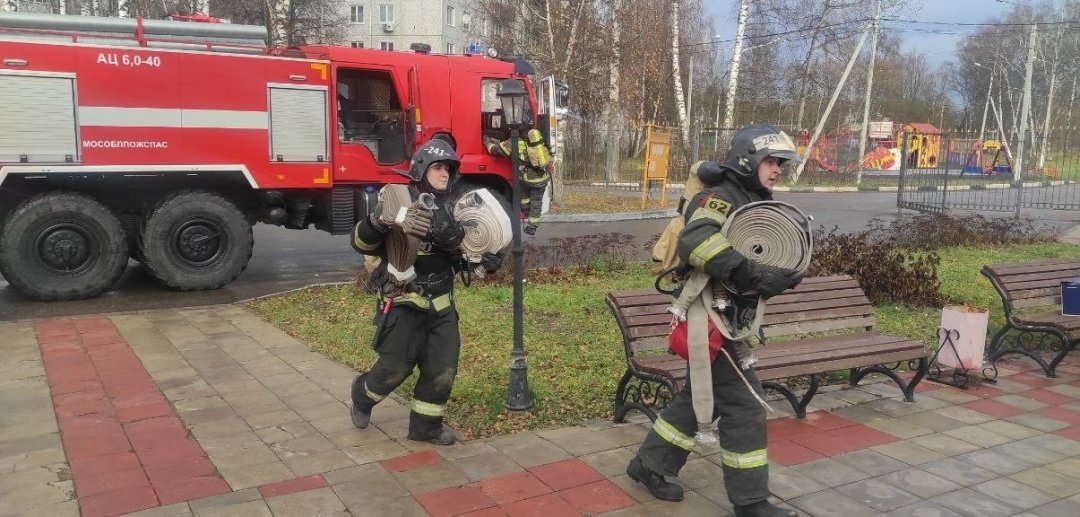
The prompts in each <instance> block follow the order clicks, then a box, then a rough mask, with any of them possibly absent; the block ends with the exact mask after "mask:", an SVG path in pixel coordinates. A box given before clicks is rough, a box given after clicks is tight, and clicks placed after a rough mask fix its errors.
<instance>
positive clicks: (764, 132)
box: [724, 125, 802, 177]
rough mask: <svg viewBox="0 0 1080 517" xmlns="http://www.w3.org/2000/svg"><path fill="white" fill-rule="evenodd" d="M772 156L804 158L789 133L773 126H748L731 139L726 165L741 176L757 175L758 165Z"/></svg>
mask: <svg viewBox="0 0 1080 517" xmlns="http://www.w3.org/2000/svg"><path fill="white" fill-rule="evenodd" d="M770 156H775V157H777V158H779V159H780V161H781V162H785V161H788V160H795V161H801V160H802V159H801V158H799V154H798V152H797V151H796V149H795V142H793V141H792V140H791V137H790V136H788V135H787V133H785V132H783V131H780V130H779V129H777V128H775V127H772V126H766V125H755V126H747V127H744V128H742V129H740V130H739V132H738V133H735V137H734V138H732V139H731V148H730V149H728V153H727V158H724V165H725V166H726V167H727V168H729V169H731V170H733V171H735V173H736V174H738V175H740V176H743V177H749V176H756V175H757V168H758V165H760V164H761V161H762V160H764V159H765V158H768V157H770Z"/></svg>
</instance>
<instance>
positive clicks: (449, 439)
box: [409, 427, 457, 445]
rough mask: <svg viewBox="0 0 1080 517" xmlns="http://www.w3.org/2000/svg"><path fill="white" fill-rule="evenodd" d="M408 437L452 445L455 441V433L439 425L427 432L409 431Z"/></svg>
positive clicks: (420, 440) (436, 443) (419, 440)
mask: <svg viewBox="0 0 1080 517" xmlns="http://www.w3.org/2000/svg"><path fill="white" fill-rule="evenodd" d="M409 439H410V440H414V441H417V442H428V443H433V444H435V445H453V444H454V442H456V441H457V435H456V434H454V432H453V431H451V430H449V429H447V428H445V427H440V428H438V429H436V430H435V431H432V432H430V433H427V434H420V433H414V432H413V431H409Z"/></svg>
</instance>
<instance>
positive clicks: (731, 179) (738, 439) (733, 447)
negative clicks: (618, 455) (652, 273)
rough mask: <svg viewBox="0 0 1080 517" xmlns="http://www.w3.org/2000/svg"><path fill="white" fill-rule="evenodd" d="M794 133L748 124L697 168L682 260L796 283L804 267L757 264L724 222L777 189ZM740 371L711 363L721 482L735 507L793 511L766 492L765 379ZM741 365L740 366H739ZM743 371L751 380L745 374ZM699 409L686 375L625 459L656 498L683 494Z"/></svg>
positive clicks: (776, 283)
mask: <svg viewBox="0 0 1080 517" xmlns="http://www.w3.org/2000/svg"><path fill="white" fill-rule="evenodd" d="M798 159H799V157H798V155H797V154H796V152H795V145H794V143H793V142H792V141H791V138H790V137H788V135H787V134H785V133H784V132H782V131H780V130H779V129H776V128H774V127H771V126H749V127H746V128H743V129H742V130H740V131H739V132H738V133H736V134H735V137H734V138H733V139H732V142H731V149H730V150H729V151H728V154H727V157H726V158H725V160H724V161H723V162H722V163H719V164H717V163H710V164H708V165H701V166H699V167H698V168H697V170H696V172H697V177H698V179H699V180H700V181H701V183H702V185H703V187H702V190H701V191H700V192H698V193H697V194H696V195H694V196H693V197H692V198H691V199H690V200H689V202H688V203H687V205H686V206H685V208H684V210H683V215H684V217H685V218H686V226H685V227H684V228H683V229H682V231H681V232H679V238H678V243H677V247H678V256H679V260H680V262H681V263H682V264H683V265H684V268H692V269H696V270H701V271H704V272H705V273H706V274H708V275H709V276H711V277H713V278H716V279H722V280H724V281H725V282H727V283H729V284H730V285H733V286H735V288H736V289H738V290H739V292H751V291H753V292H756V293H757V294H756V295H755V296H760V297H762V298H766V299H767V298H770V297H772V296H775V295H777V294H779V293H781V292H783V291H784V290H786V289H790V288H792V287H795V286H796V285H798V284H799V282H800V281H801V280H802V277H801V276H800V274H799V273H798V272H795V271H791V270H786V269H781V268H777V267H774V266H769V265H765V264H759V263H757V262H755V261H754V260H752V259H750V258H748V257H746V256H745V255H743V254H742V253H739V252H738V251H736V250H735V249H734V248H732V247H731V243H730V242H728V240H727V237H726V236H725V235H724V234H723V233H722V232H721V231H720V230H721V228H722V227H723V225H724V222H725V221H726V220H727V218H728V216H729V215H730V214H731V213H732V211H734V210H735V209H737V208H739V207H741V206H744V205H746V204H748V203H753V202H756V201H763V200H770V199H772V190H773V187H775V186H776V182H777V180H778V179H779V177H780V173H781V170H782V169H781V165H783V163H784V162H786V161H789V160H798ZM732 298H733V299H732V304H731V306H730V307H729V309H728V310H730V311H732V313H737V314H742V316H740V317H739V320H740V321H741V320H743V319H745V318H746V317H749V318H750V319H753V316H752V314H750V312H748V309H749V310H750V311H752V310H754V309H756V307H757V299H756V298H754V299H753V300H751V299H749V298H744V297H742V296H733V297H732ZM723 346H724V347H725V348H726V349H728V350H730V351H731V354H732V355H733V356H735V357H739V356H740V354H741V352H742V351H743V350H746V347H747V344H746V343H745V342H741V341H737V342H731V341H725V343H724V344H723ZM744 368H745V369H743V370H742V371H741V372H739V371H736V370H735V367H734V366H733V365H732V363H731V362H728V361H725V360H723V359H717V360H715V361H714V362H713V363H712V384H713V386H712V390H713V399H714V401H715V402H714V406H715V414H714V415H713V418H714V419H715V418H719V419H720V422H719V429H720V447H721V449H722V450H721V458H722V463H723V472H724V488H725V489H726V490H727V496H728V500H729V501H731V503H732V505H733V506H734V513H735V517H795V515H796V514H795V511H793V510H790V509H787V508H780V507H778V506H775V505H773V504H772V503H770V502H769V500H768V496H769V464H768V451H767V447H766V443H767V440H766V434H765V433H766V428H765V409H764V407H762V405H761V403H759V401H758V397H755V395H754V393H751V392H750V389H748V388H747V385H749V386H752V388H753V390H754V391H755V392H757V394H758V396H760V395H761V394H762V388H761V382H760V381H759V380H758V378H757V375H756V374H755V373H754V369H753V367H752V366H750V365H749V364H748V365H746V366H745V367H744ZM740 373H741V375H740ZM742 377H745V379H746V382H747V384H744V383H743V380H742ZM697 429H698V423H697V418H696V415H695V412H694V408H693V403H692V400H691V387H690V383H689V382H687V383H686V384H685V385H684V386H683V389H682V390H681V391H679V393H677V394H676V395H675V398H674V399H673V400H672V402H671V404H670V405H668V407H667V408H665V409H664V411H663V412H662V413H661V414H660V415H659V416H658V417H657V418H656V421H655V422H654V423H653V426H652V430H651V431H649V434H648V435H646V437H645V441H644V442H643V443H642V444H641V447H640V448H639V449H638V452H637V455H636V456H635V457H634V458H633V459H632V460H631V461H630V465H629V466H628V467H627V468H626V473H627V475H629V476H630V478H631V479H633V480H634V481H637V482H639V483H642V484H644V485H645V487H646V488H648V489H649V492H651V493H652V494H653V495H654V496H655V497H656V498H658V499H662V500H665V501H681V500H682V499H683V488H682V487H681V486H679V485H677V484H674V483H671V482H669V481H668V480H667V479H665V478H666V477H667V476H677V475H678V473H679V470H681V469H682V467H683V465H685V464H686V460H687V457H688V456H689V454H690V451H691V450H692V449H693V448H694V445H695V431H696V430H697Z"/></svg>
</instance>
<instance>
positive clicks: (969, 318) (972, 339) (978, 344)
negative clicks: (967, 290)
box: [937, 305, 990, 371]
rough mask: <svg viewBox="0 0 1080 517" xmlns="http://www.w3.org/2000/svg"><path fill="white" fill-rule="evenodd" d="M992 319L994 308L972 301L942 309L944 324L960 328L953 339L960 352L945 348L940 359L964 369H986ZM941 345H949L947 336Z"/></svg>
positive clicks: (956, 328) (954, 328)
mask: <svg viewBox="0 0 1080 517" xmlns="http://www.w3.org/2000/svg"><path fill="white" fill-rule="evenodd" d="M989 323H990V311H989V310H987V309H982V308H979V307H972V306H969V305H946V306H945V307H944V308H943V309H941V328H943V329H946V330H955V331H956V332H957V337H956V338H955V339H954V340H953V346H954V347H955V348H956V353H953V352H952V350H949V349H948V348H943V349H942V350H941V351H940V352H938V356H937V361H938V363H939V364H942V365H944V366H952V367H953V368H958V369H964V370H976V371H978V370H980V369H982V365H983V353H984V351H985V349H986V328H987V326H988V325H989ZM938 345H939V346H941V347H948V346H949V345H948V343H947V342H945V340H943V341H942V342H941V343H938Z"/></svg>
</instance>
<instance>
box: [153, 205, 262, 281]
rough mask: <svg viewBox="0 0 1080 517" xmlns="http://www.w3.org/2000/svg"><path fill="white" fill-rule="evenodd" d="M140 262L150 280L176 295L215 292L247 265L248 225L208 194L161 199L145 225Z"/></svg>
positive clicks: (233, 209)
mask: <svg viewBox="0 0 1080 517" xmlns="http://www.w3.org/2000/svg"><path fill="white" fill-rule="evenodd" d="M141 243H142V253H143V256H144V257H145V261H144V262H143V263H144V264H145V265H146V268H147V269H148V270H149V271H150V274H152V275H153V276H154V278H157V279H158V281H160V282H161V283H162V284H164V285H165V286H167V287H169V288H170V289H176V290H178V291H200V290H205V289H218V288H221V287H224V286H225V285H227V284H228V283H229V282H232V281H233V280H235V279H236V277H238V276H240V273H241V272H243V271H244V268H246V267H247V265H248V260H250V259H251V250H252V248H253V247H254V239H253V237H252V234H251V225H250V224H248V222H247V220H246V219H245V218H244V214H243V213H242V212H241V211H240V209H238V208H237V207H236V205H234V204H233V203H232V202H231V201H229V200H227V199H225V198H223V197H221V196H219V195H217V194H214V193H211V192H205V191H184V192H180V193H177V194H174V195H172V196H169V197H166V198H165V199H164V200H163V201H162V202H161V203H160V204H159V205H158V206H157V208H156V209H154V211H153V213H152V214H151V215H150V218H149V219H147V221H146V228H145V230H144V231H143V235H142V241H141Z"/></svg>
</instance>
